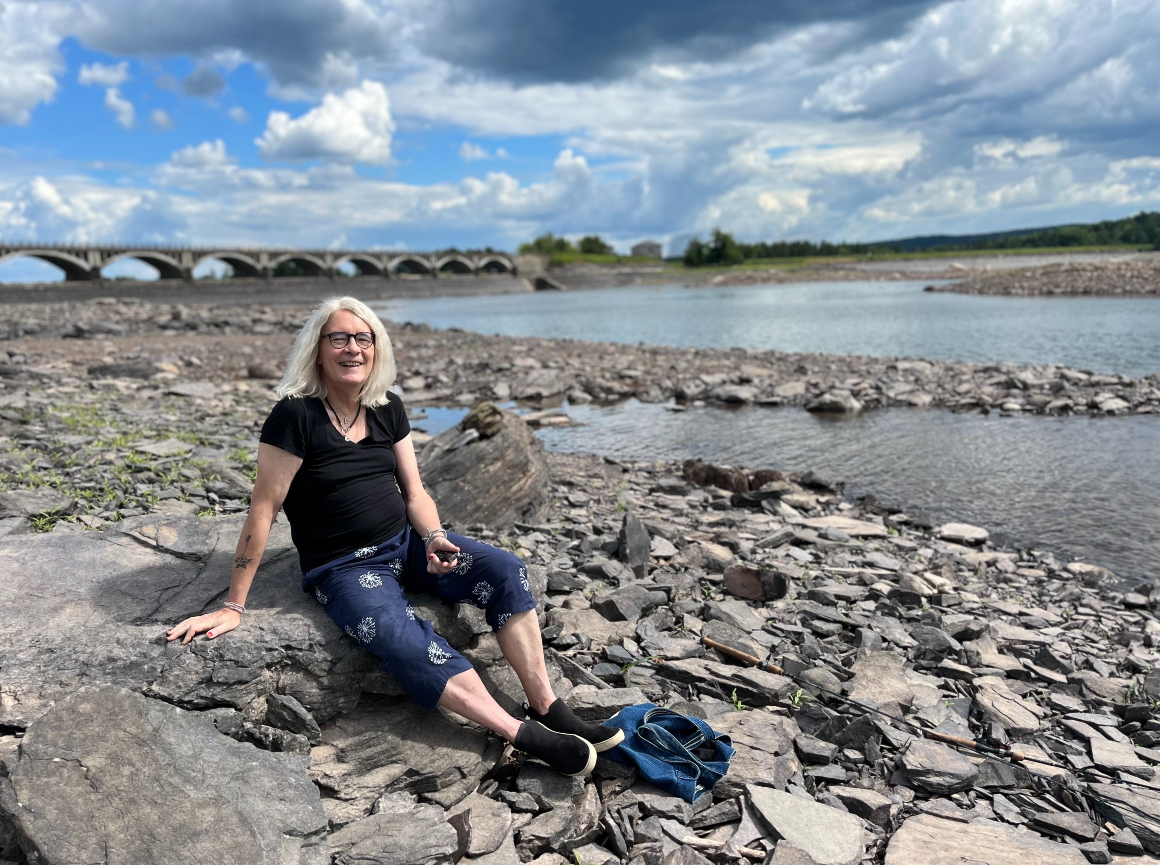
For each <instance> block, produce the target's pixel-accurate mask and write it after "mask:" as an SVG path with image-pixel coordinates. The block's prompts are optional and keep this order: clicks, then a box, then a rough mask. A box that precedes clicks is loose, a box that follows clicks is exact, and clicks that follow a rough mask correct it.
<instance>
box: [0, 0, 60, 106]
mask: <svg viewBox="0 0 1160 865" xmlns="http://www.w3.org/2000/svg"><path fill="white" fill-rule="evenodd" d="M66 14H67V10H65V9H63V8H62V6H61V5H60V4H53V3H48V2H45V3H23V2H14V0H0V124H7V123H12V124H17V125H25V124H27V123H28V122H29V121H30V120H31V119H32V109H33V108H35V107H36V106H37V105H39V104H40V103H42V102H49V101H51V100H52V98H53V97H54V96H55V95H56V91H57V82H56V75H57V74H58V73H59V72H60V71H61V70H62V69H63V67H64V64H63V63H62V62H61V59H60V54H59V52H58V51H57V46H58V45H59V44H60V27H61V26H62V25H63V22H64V19H65V18H66Z"/></svg>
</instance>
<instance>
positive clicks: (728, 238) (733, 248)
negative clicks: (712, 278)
mask: <svg viewBox="0 0 1160 865" xmlns="http://www.w3.org/2000/svg"><path fill="white" fill-rule="evenodd" d="M705 261H706V263H707V264H724V265H730V264H740V263H741V262H743V261H745V253H744V252H743V251H742V249H741V247H740V246H739V245H738V243H737V241H736V240H734V238H733V235H732V234H730V233H729V232H727V231H722V230H721V229H720V228H714V229H713V242H712V243H710V244H709V249H708V251H707V252H706V254H705Z"/></svg>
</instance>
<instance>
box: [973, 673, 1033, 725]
mask: <svg viewBox="0 0 1160 865" xmlns="http://www.w3.org/2000/svg"><path fill="white" fill-rule="evenodd" d="M974 685H975V705H976V706H977V707H978V708H979V711H980V712H981V713H982V715H983V717H984V718H985V719H986V720H988V721H990V722H993V723H996V724H1002V726H1003V729H1005V730H1006V731H1007V732H1008V733H1010V734H1011V735H1013V736H1024V735H1028V734H1031V733H1034V732H1036V731H1037V730H1038V729H1039V718H1040V717H1041V715H1042V714H1044V712H1043V710H1042V709H1040V708H1039V707H1038V706H1035V705H1034V704H1032V703H1030V702H1028V701H1027V700H1024V699H1023V698H1022V697H1020V696H1019V695H1018V694H1016V693H1015V692H1014V691H1012V690H1011V689H1010V688H1009V687H1008V686H1007V682H1006V681H1005V680H1004V679H1000V678H998V677H997V676H980V677H978V678H977V679H975V682H974Z"/></svg>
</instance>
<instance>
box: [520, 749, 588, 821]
mask: <svg viewBox="0 0 1160 865" xmlns="http://www.w3.org/2000/svg"><path fill="white" fill-rule="evenodd" d="M516 789H517V790H518V791H519V792H521V793H527V794H528V795H529V796H531V797H532V798H533V799H535V800H536V802H537V803H538V804H539V806H540V808H541V809H551V808H559V807H562V806H571V805H572V804H574V802H575V800H576V797H578V796H580V795H581V794H582V793H583V792H584V780H583V779H582V778H573V777H570V776H568V775H561V774H560V773H559V772H556V771H554V770H552V769H549V768H548V767H547V766H545V765H544V764H542V763H537V762H534V761H531V760H529V761H528V762H526V763H524V765H523V766H521V767H520V773H519V775H518V776H517V777H516Z"/></svg>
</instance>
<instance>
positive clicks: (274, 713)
mask: <svg viewBox="0 0 1160 865" xmlns="http://www.w3.org/2000/svg"><path fill="white" fill-rule="evenodd" d="M263 721H264V722H265V723H266V724H267V725H269V726H271V727H278V728H280V729H283V730H289V731H290V732H291V733H299V734H301V735H303V736H305V737H306V738H307V740H308V741H309V742H310V744H311V745H317V744H318V743H319V742H321V741H322V733H321V732H320V731H319V729H318V722H317V721H315V720H314V717H313V716H312V715H311V714H310V713H309V712H307V711H306V709H305V707H303V705H302V704H301V703H299V702H298V701H297V700H295V699H294V698H293V697H287V696H286V695H285V694H267V695H266V717H265V718H264V719H263Z"/></svg>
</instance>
